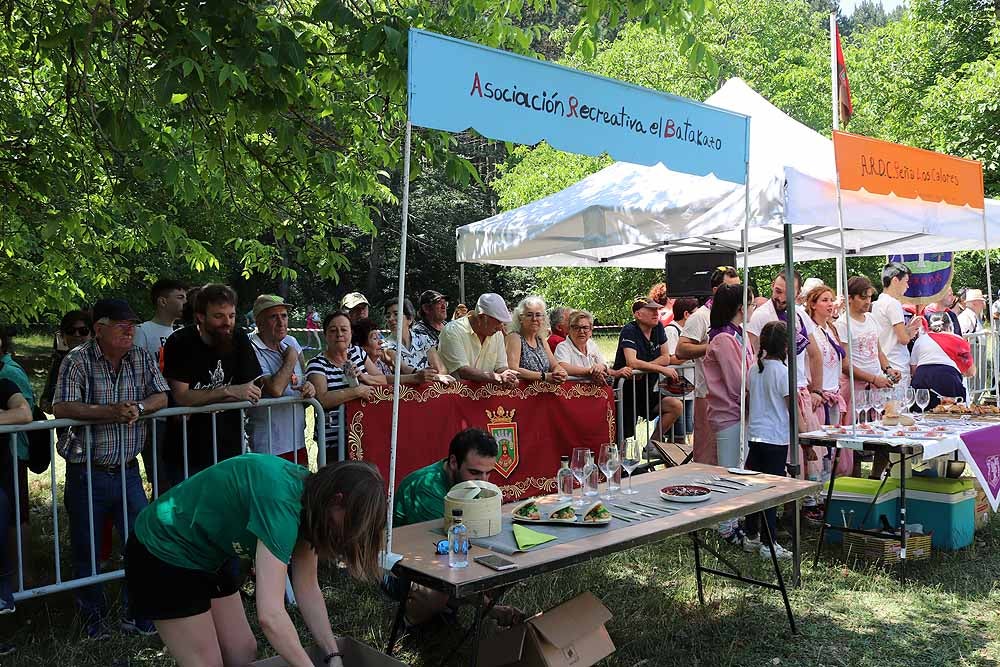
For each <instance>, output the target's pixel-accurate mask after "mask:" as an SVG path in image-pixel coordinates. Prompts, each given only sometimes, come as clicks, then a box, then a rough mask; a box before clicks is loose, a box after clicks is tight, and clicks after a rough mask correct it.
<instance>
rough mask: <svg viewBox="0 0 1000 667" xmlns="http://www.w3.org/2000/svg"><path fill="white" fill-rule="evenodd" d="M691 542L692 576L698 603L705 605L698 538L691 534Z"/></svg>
mask: <svg viewBox="0 0 1000 667" xmlns="http://www.w3.org/2000/svg"><path fill="white" fill-rule="evenodd" d="M691 541H692V542H694V576H695V579H697V580H698V602H699V603H701V604H702V605H704V604H705V589H704V587H703V584H702V581H701V549H699V546H700V543H699V540H698V536H697V535H695V534H694V533H691Z"/></svg>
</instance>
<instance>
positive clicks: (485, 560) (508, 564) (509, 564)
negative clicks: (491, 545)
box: [473, 554, 517, 572]
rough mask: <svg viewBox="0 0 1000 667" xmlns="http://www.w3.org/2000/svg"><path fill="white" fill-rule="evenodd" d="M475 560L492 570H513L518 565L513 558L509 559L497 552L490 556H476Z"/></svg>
mask: <svg viewBox="0 0 1000 667" xmlns="http://www.w3.org/2000/svg"><path fill="white" fill-rule="evenodd" d="M473 560H474V561H476V562H477V563H479V564H480V565H485V566H486V567H488V568H490V569H491V570H496V571H497V572H503V571H504V570H513V569H514V568H515V567H517V563H515V562H514V561H512V560H507V559H506V558H501V557H500V556H497V555H495V554H490V555H489V556H476V557H475V558H473Z"/></svg>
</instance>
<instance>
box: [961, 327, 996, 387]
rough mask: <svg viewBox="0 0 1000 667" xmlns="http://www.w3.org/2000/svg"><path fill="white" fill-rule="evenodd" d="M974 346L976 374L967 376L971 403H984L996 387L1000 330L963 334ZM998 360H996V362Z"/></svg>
mask: <svg viewBox="0 0 1000 667" xmlns="http://www.w3.org/2000/svg"><path fill="white" fill-rule="evenodd" d="M962 337H963V338H965V340H967V341H969V346H970V347H971V348H972V360H973V363H974V364H975V367H976V374H975V375H973V376H972V377H966V378H965V388H966V391H967V392H968V397H969V402H970V403H982V402H983V401H984V400H985V398H986V395H987V394H991V393H993V391H994V389H995V387H996V376H995V375H994V372H995V371H994V363H1000V357H998V356H997V355H998V354H1000V331H979V332H977V333H972V334H964V335H963V336H962ZM994 360H996V362H994Z"/></svg>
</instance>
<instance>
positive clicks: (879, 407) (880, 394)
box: [871, 389, 886, 421]
mask: <svg viewBox="0 0 1000 667" xmlns="http://www.w3.org/2000/svg"><path fill="white" fill-rule="evenodd" d="M885 399H886V395H885V389H872V390H871V406H872V407H873V408H875V420H876V421H878V420H880V419H881V418H882V415H883V414H885Z"/></svg>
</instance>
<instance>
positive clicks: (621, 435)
mask: <svg viewBox="0 0 1000 667" xmlns="http://www.w3.org/2000/svg"><path fill="white" fill-rule="evenodd" d="M671 368H673V369H674V370H675V371H677V372H678V374H680V375H681V376H682V377H684V376H686V375H688V376H691V377H695V374H696V373H697V370H696V367H695V364H694V362H693V361H688V362H685V363H683V364H680V365H677V366H671ZM685 371H690V373H685ZM662 379H663V378H662V376H660V375H659V374H658V373H649V372H647V371H637V370H633V371H632V377H631V378H618V379H617V380H615V383H614V393H615V418H616V424H617V429H618V443H619V445H621V444H623V443H624V441H625V419H626V407H630V408H631V410H630V411H629V412H628V413H627V414H628V416H629V417H632V418H634V419H635V420H636V421H637V422H638V419H639V417H643V414H642V413H643V412H646V413H647V414H646V415H645V420H644V421H645V429H644V430H645V436H646V442H647V443H649V442H650V440H651V439H652V438H653V435H655V433H656V431H657V430H658V429H659V428H660V427H659V424H660V423H662V421H663V401H662V400H661V399H663V398H665V397H671V398H676V399H678V400H680V401H681V414H680V416H679V417H678V418H677V420H676V421H675V422H674V423H673V425H672V426H669V427H667V428H664V429H662V435H663V436H664V437H665V438H670V439H673V440H675V441H676V440H678V439H680V440H681V441H682V442H686V441H687V436H688V435H689V434H692V433H693V423H694V391H691V392H689V393H687V394H685V395H683V396H675V395H673V394H666V393H663V392H662V391H661V390H660V389H659V387H658V386H657V385H659V383H660V381H661V380H662ZM628 382H630V383H631V386H632V391H631V392H629V393H631V397H626V391H625V386H626V383H628ZM691 384H696V383H695V382H694V381H691ZM654 395H655V396H657V397H658V399H657V400H656V405H655V406H652V405H651V406H650V408H651V409H652V408H655V410H656V415H655V417H654V415H652V414H649V410H648V409H647V410H643V409H642V407H641V405H640V404H639V403H638V400H639V397H646V400H647V401H649V402H650V403H652V400H650V398H649V397H652V396H654ZM626 402H630V405H629V406H626V405H625V403H626ZM689 422H690V424H691V426H689ZM635 428H636V432H635V436H636V437H638V424H636V425H635Z"/></svg>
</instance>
